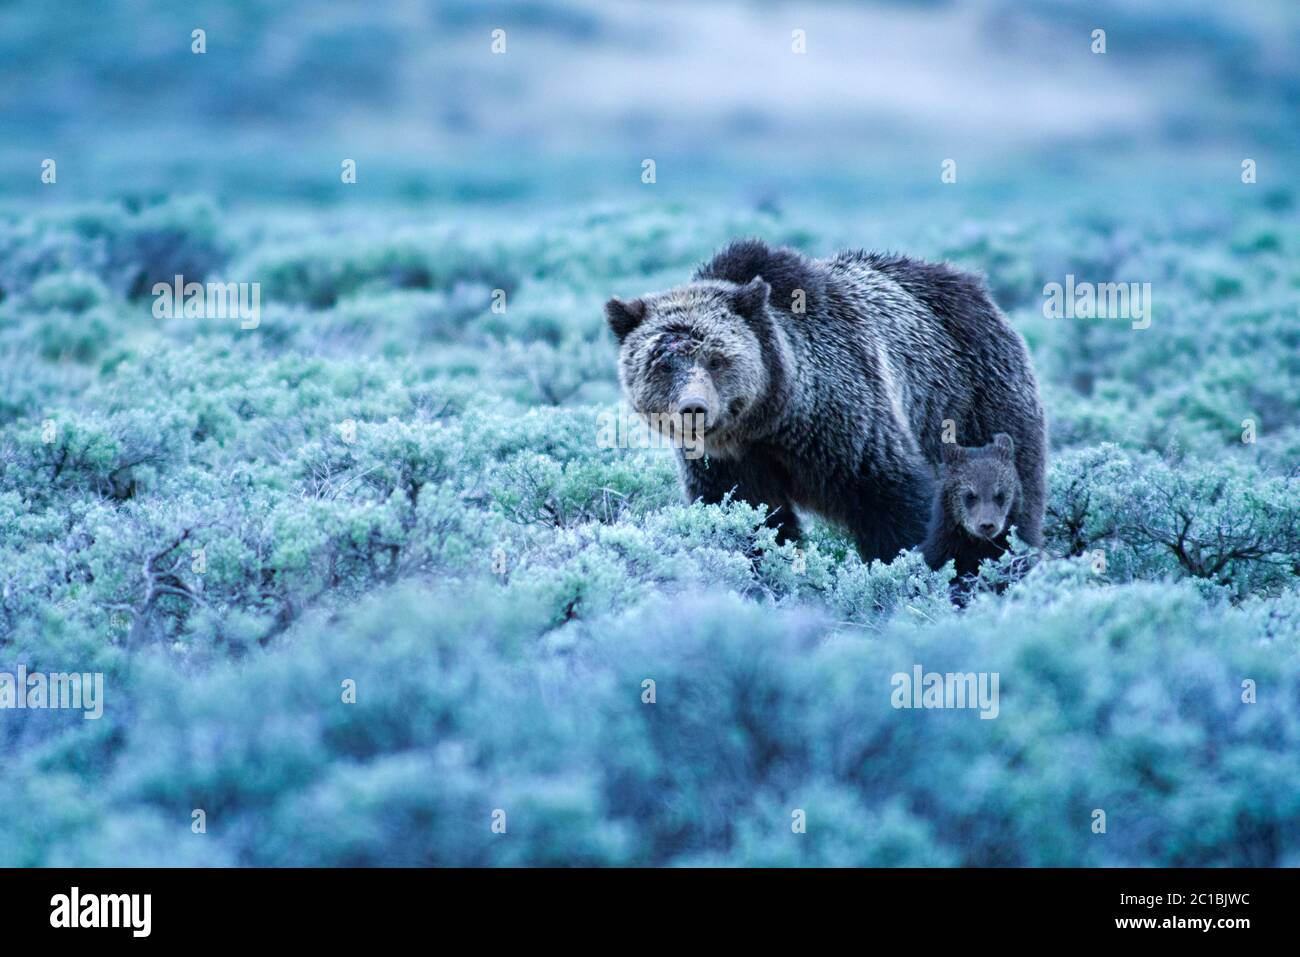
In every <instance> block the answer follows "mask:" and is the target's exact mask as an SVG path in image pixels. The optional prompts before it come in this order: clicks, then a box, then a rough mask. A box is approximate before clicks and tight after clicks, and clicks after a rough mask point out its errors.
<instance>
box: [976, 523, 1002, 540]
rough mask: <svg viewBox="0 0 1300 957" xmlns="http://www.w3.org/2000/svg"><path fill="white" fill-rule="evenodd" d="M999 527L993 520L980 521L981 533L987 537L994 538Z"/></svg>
mask: <svg viewBox="0 0 1300 957" xmlns="http://www.w3.org/2000/svg"><path fill="white" fill-rule="evenodd" d="M997 530H998V527H997V526H996V525H994V524H993V523H992V522H980V534H981V535H983V536H984V537H985V538H992V537H993V536H994V535H995V534H997Z"/></svg>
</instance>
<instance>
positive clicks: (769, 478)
mask: <svg viewBox="0 0 1300 957" xmlns="http://www.w3.org/2000/svg"><path fill="white" fill-rule="evenodd" d="M677 461H678V465H679V466H680V468H681V476H682V491H683V493H684V494H685V497H686V501H687V503H688V504H689V503H691V502H694V501H695V500H696V499H700V500H702V501H704V502H705V503H706V504H709V505H715V504H717V503H718V502H721V501H722V499H723V498H724V497H725V496H726V495H727V493H728V492H731V493H732V498H734V499H738V500H740V501H743V502H748V503H749V504H750V505H754V506H758V505H765V506H767V518H766V520H765V524H766V525H767V526H768V527H769V528H775V529H776V541H777V544H778V545H783V544H785V543H786V542H797V541H799V536H800V535H801V534H802V532H801V529H800V528H799V520H798V518H797V517H796V516H795V514H794V509H793V508H792V507H791V506H790V501H789V498H788V497H787V495H786V494H785V490H784V488H783V487H782V486H781V482H780V480H779V477H778V476H776V475H774V474H773V472H772V470H771V469H770V468H767V467H765V466H764V465H763V464H762V463H761V462H760V461H757V460H753V459H737V460H732V461H723V460H719V459H708V458H705V457H701V458H696V459H688V458H686V457H685V456H684V455H682V454H681V452H680V451H679V452H678V457H677Z"/></svg>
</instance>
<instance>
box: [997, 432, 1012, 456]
mask: <svg viewBox="0 0 1300 957" xmlns="http://www.w3.org/2000/svg"><path fill="white" fill-rule="evenodd" d="M993 447H994V448H995V449H997V450H998V455H1000V456H1002V457H1003V458H1004V459H1009V458H1012V457H1013V456H1014V455H1015V454H1016V445H1015V443H1014V442H1012V441H1011V436H1009V435H1007V434H1006V433H1005V432H999V433H998V434H997V435H995V436H993Z"/></svg>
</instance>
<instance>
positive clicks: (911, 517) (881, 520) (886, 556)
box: [847, 465, 934, 562]
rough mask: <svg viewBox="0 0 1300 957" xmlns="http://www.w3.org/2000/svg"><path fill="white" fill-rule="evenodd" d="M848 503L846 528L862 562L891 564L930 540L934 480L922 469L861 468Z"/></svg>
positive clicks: (922, 467) (915, 467)
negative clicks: (899, 554) (901, 552)
mask: <svg viewBox="0 0 1300 957" xmlns="http://www.w3.org/2000/svg"><path fill="white" fill-rule="evenodd" d="M855 492H856V494H855V496H854V499H853V501H852V502H850V503H848V508H847V512H848V522H847V524H848V526H849V530H850V531H851V532H852V533H853V540H854V542H855V543H856V544H857V546H858V554H859V556H861V558H862V560H863V561H864V562H870V561H873V560H875V559H880V561H882V562H890V561H893V560H894V558H896V557H897V556H898V553H899V552H900V551H903V550H904V549H909V548H915V547H916V546H918V545H920V544H921V543H922V542H925V541H926V540H927V538H928V537H929V536H928V535H927V532H929V531H931V528H930V524H931V523H930V512H931V507H932V502H933V496H934V478H933V476H932V475H931V474H930V471H929V469H927V468H925V467H924V466H920V465H918V466H911V467H907V468H872V469H864V470H863V471H862V472H861V473H860V475H859V476H858V481H857V488H856V490H855Z"/></svg>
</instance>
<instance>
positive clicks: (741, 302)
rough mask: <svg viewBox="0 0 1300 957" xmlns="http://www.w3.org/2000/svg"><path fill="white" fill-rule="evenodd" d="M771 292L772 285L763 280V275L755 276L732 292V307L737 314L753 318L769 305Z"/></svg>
mask: <svg viewBox="0 0 1300 957" xmlns="http://www.w3.org/2000/svg"><path fill="white" fill-rule="evenodd" d="M771 294H772V287H771V286H769V285H768V284H767V283H766V282H764V281H763V277H762V276H755V277H754V278H753V279H751V280H750V281H749V282H747V283H745V285H743V286H741V287H740V288H739V289H737V290H736V291H735V292H733V293H732V294H731V308H732V309H734V310H736V314H737V315H741V316H745V317H746V318H751V319H752V318H753V317H754V316H755V315H757V314H758V311H759V310H760V309H762V308H763V307H764V306H766V305H767V297H768V296H770V295H771Z"/></svg>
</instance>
